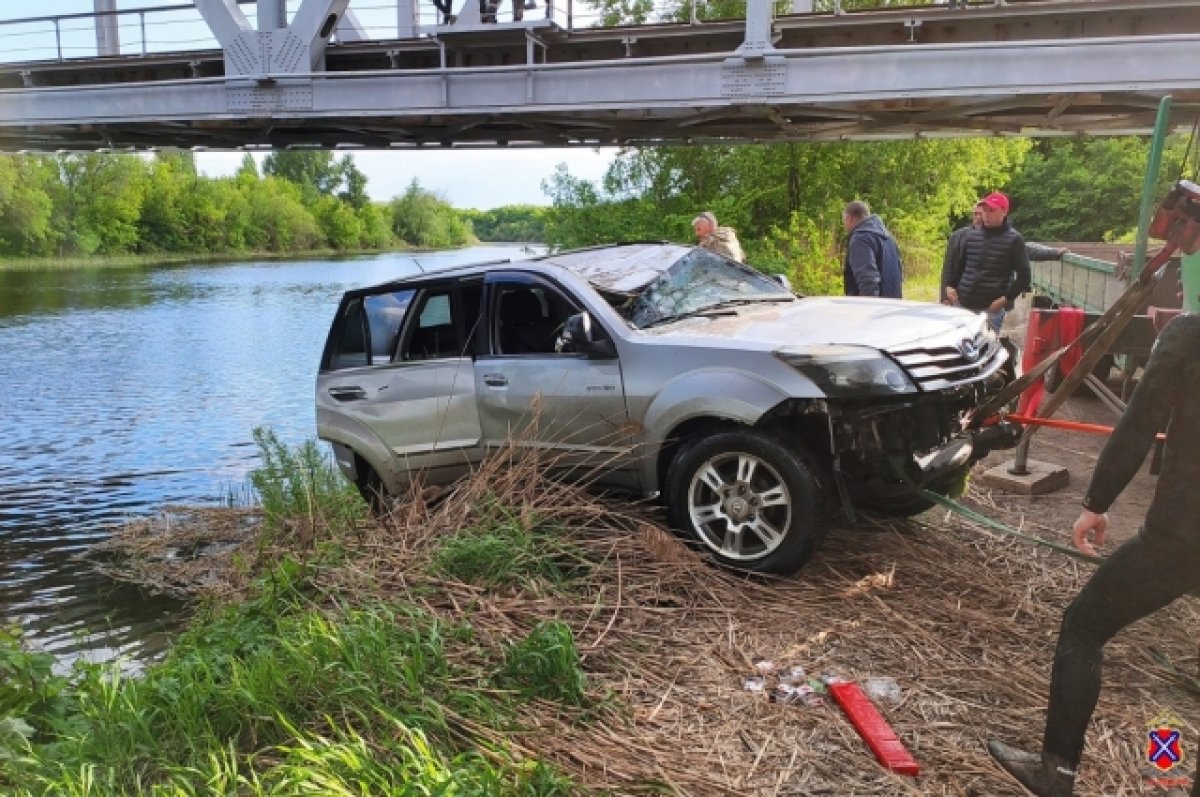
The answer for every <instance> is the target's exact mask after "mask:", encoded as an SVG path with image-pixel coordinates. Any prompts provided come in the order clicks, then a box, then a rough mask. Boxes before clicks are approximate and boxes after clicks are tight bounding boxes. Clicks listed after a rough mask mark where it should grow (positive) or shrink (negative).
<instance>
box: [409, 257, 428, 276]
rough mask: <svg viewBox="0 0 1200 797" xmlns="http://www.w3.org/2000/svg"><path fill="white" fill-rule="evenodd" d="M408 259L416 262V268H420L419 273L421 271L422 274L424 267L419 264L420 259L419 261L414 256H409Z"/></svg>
mask: <svg viewBox="0 0 1200 797" xmlns="http://www.w3.org/2000/svg"><path fill="white" fill-rule="evenodd" d="M409 260H411V261H412V262H414V263H416V264H417V268H419V269H421V273H422V274H424V273H425V267H424V266H422V265H421V261H420V260H417V259H416V258H415V257H410V258H409Z"/></svg>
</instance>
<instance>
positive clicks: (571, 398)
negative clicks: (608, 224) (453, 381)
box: [475, 272, 636, 487]
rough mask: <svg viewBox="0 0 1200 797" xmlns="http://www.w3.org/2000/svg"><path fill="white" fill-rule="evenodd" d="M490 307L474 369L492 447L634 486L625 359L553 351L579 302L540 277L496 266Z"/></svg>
mask: <svg viewBox="0 0 1200 797" xmlns="http://www.w3.org/2000/svg"><path fill="white" fill-rule="evenodd" d="M484 306H485V311H484V322H483V325H482V326H483V328H484V329H485V330H486V335H484V336H483V338H482V339H481V342H480V348H481V351H480V355H479V357H478V359H477V360H476V362H475V375H476V390H477V391H478V395H479V420H480V423H481V425H482V428H483V439H484V445H485V447H486V449H488V450H495V449H497V448H500V447H503V446H505V445H509V444H510V443H511V444H512V445H515V446H517V447H519V448H533V449H539V450H542V451H545V452H547V454H548V457H547V459H546V462H547V463H548V464H549V465H551V466H552V467H553V468H554V469H555V470H563V469H565V470H578V469H585V470H586V471H587V472H588V474H589V476H590V477H591V478H594V479H595V480H596V481H597V482H598V483H601V484H607V485H612V486H623V487H636V475H635V472H634V470H633V467H632V462H633V459H632V457H631V456H630V454H629V445H630V443H631V436H630V429H629V424H628V413H627V411H626V406H625V390H624V385H623V382H622V378H621V363H620V360H619V359H618V358H617V357H615V356H613V357H611V358H607V359H593V358H590V357H588V356H587V355H585V354H579V353H571V352H558V351H556V350H555V348H556V343H557V341H558V337H559V334H560V333H561V330H562V324H563V322H564V321H565V319H566V318H567V316H569V315H571V314H572V313H576V312H579V311H580V310H581V309H582V305H581V303H579V302H578V301H577V300H575V299H574V298H573V297H571V296H569V295H568V294H567V293H566V292H565V291H563V290H562V289H560V288H559V287H558V286H556V285H554V284H552V283H551V282H549V281H548V280H545V279H542V278H540V277H537V276H534V275H530V274H522V273H518V272H498V273H493V274H489V275H488V277H487V279H486V280H485V304H484Z"/></svg>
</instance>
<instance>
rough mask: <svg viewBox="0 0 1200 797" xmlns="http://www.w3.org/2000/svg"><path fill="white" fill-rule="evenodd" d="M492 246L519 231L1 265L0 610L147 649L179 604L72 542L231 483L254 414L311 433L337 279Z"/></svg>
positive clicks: (62, 630)
mask: <svg viewBox="0 0 1200 797" xmlns="http://www.w3.org/2000/svg"><path fill="white" fill-rule="evenodd" d="M414 257H415V260H414ZM508 257H510V258H513V259H519V258H521V257H523V255H522V253H521V248H520V247H519V246H509V245H491V246H477V247H473V248H470V249H463V250H457V251H449V252H433V253H419V254H416V255H411V254H406V253H391V254H385V255H378V256H372V257H361V258H347V259H329V260H304V261H272V262H239V263H224V264H204V265H176V266H164V267H155V268H148V267H137V268H105V269H43V270H29V271H2V270H0V424H2V426H0V623H3V624H14V623H15V624H18V625H19V626H20V627H21V628H22V629H23V630H24V633H25V635H26V639H27V640H28V641H29V642H30V643H31V645H32V646H34V647H36V648H40V649H43V650H46V651H49V652H52V653H54V654H55V655H56V656H58V658H59V660H60V662H62V663H69V662H70V661H72V660H74V659H76V658H85V659H87V660H90V661H107V660H112V659H116V658H120V659H122V660H125V661H129V662H135V663H136V662H138V661H141V660H144V659H146V658H147V657H151V656H153V655H155V654H156V653H157V652H159V651H161V650H162V649H163V648H164V646H165V644H166V642H167V640H169V638H170V636H171V634H172V633H173V632H174V631H175V630H176V629H177V627H178V625H179V622H180V617H181V611H180V610H181V608H182V607H181V606H180V605H179V604H178V603H176V602H174V601H172V600H169V599H165V598H156V597H154V596H150V595H147V594H144V593H143V592H142V591H141V590H139V589H137V588H135V587H131V586H127V585H122V584H119V583H116V582H114V581H112V580H110V579H108V578H106V577H104V576H101V575H99V574H97V573H95V572H94V571H93V570H92V569H91V568H90V566H89V565H88V564H87V563H86V562H85V561H81V560H80V559H79V558H78V554H79V553H80V552H81V551H83V550H85V549H86V548H88V547H89V546H90V545H93V544H95V543H96V542H98V541H100V540H102V539H105V538H106V537H108V536H109V535H110V534H111V533H112V530H113V529H114V528H116V527H118V526H119V525H120V524H121V523H123V522H125V521H126V520H128V519H130V518H134V517H141V516H149V515H154V514H156V513H157V512H158V511H159V508H160V507H161V506H163V505H164V504H168V503H187V504H198V505H219V504H220V503H221V502H222V500H223V499H224V498H225V497H226V496H228V495H230V494H239V493H244V492H245V485H246V477H247V475H248V474H249V472H250V471H251V470H252V469H253V468H254V467H255V466H256V464H257V458H258V449H257V448H256V446H255V445H254V442H253V440H252V439H251V434H250V433H251V430H252V429H253V428H254V427H256V426H260V425H266V426H270V427H271V428H273V429H274V430H275V431H276V432H277V433H278V434H279V436H280V438H281V439H282V440H284V441H285V442H287V443H291V444H295V443H299V442H302V441H304V440H306V439H310V438H314V437H315V436H316V429H315V420H314V409H313V380H314V377H315V375H316V368H317V363H318V359H319V357H320V354H321V348H322V346H323V345H324V342H325V335H326V332H327V331H328V329H329V323H330V321H331V320H332V318H333V313H334V310H335V308H336V302H337V299H338V297H339V296H340V295H341V294H342V292H343V291H345V290H347V289H348V288H352V287H359V286H363V285H370V284H372V283H376V282H382V281H384V280H388V279H392V278H396V277H401V276H404V275H406V274H411V273H414V272H416V271H417V270H418V267H420V268H424V269H426V270H429V269H433V268H438V267H445V266H448V265H453V264H457V263H466V262H472V261H479V260H490V259H496V258H508Z"/></svg>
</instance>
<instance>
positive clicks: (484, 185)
mask: <svg viewBox="0 0 1200 797" xmlns="http://www.w3.org/2000/svg"><path fill="white" fill-rule="evenodd" d="M182 1H184V0H116V5H117V9H118V10H122V11H123V10H128V9H136V8H151V7H155V6H163V5H177V4H179V3H180V2H182ZM298 5H299V0H288V8H289V10H290V11H291V12H293V13H294V11H295V8H296V7H297V6H298ZM425 6H429V7H431V8H432V3H431V2H426V1H425V0H423V2H422V4H421V7H422V8H424V7H425ZM93 9H94V2H93V0H40V2H38V3H36V4H26V3H15V2H11V0H0V61H4V62H12V61H25V60H36V59H42V58H53V57H54V56H55V47H56V45H55V37H54V26H53V23H50V22H37V23H25V24H21V25H14V24H11V21H12V20H18V19H29V18H32V17H44V16H52V15H57V14H88V13H91V12H92V11H93ZM242 9H243V12H244V13H246V15H247V16H248V17H251V18H252V17H253V16H254V5H253V4H250V5H245V6H242ZM350 9H351V10H352V11H354V12H355V14H356V16H357V17H358V19H359V22H360V23H361V24H362V26H363V27H364V28H366V30H367V33H368V35H378V36H380V37H392V36H395V19H396V12H395V2H394V0H351V3H350ZM119 19H121V20H123V21H122V23H121V28H120V38H121V44H122V52H129V53H136V52H138V51H139V50H140V48H141V46H142V44H141V40H140V37H141V25H140V23H139V21H138V18H137V17H136V16H122V17H119ZM6 21H7V22H9V24H4V23H5V22H6ZM59 27H60V35H61V41H62V43H63V47H64V54H65V55H68V56H70V55H77V56H87V55H92V54H94V53H95V31H94V27H93V26H92V23H91V22H90V20H87V19H79V20H62V21H60V22H59ZM145 30H146V41H147V50H148V51H152V50H155V49H158V50H179V49H198V48H206V47H215V46H216V42H215V41H213V40H212V39H211V36H210V35H209V34H208V31H207V28H206V27H205V26H204V24H203V21H202V20H201V19H200V15H199V12H196V11H192V10H189V11H187V12H176V13H174V14H162V13H158V14H147V15H146V26H145ZM347 154H349V155H350V157H351V158H353V159H354V161H355V163H356V164H357V166H358V168H359V169H360V170H362V172H363V173H364V174H365V175H367V192H368V193H369V194H370V195H371V197H372V198H373V199H378V200H387V199H391V198H392V197H394V196H396V195H397V194H400V193H403V191H404V189H406V188H407V187H408V185H409V183H410V182H412V180H413V179H416V180H417V181H419V182H420V184H421V186H422V187H423V188H425V189H427V190H430V191H433V192H434V193H437V194H439V195H440V196H442V197H443V198H445V199H446V200H447V201H449V202H450V203H451V204H452V205H454V206H455V207H459V208H477V209H480V210H486V209H489V208H494V207H498V206H500V205H512V204H529V205H547V204H549V202H550V198H549V197H548V196H547V195H546V194H545V193H544V192H543V191H542V188H541V183H542V181H543V180H545V179H546V178H548V177H550V175H551V174H553V172H554V169H555V167H556V166H557V165H558V164H560V163H562V164H566V166H567V168H568V170H569V171H570V173H571V174H572V175H574V176H575V177H579V178H582V179H585V180H593V181H595V180H599V179H600V177H602V176H603V174H604V172H605V170H606V169H607V168H608V166H609V164H610V163H611V162H612V160H613V158H614V157H615V155H616V149H615V148H604V149H601V150H595V149H585V148H570V149H566V148H563V149H552V148H540V149H519V150H513V149H489V150H475V149H472V150H433V151H425V150H422V151H414V152H396V151H355V152H351V153H347ZM242 155H243V153H241V152H198V153H196V165H197V167H198V168H199V169H200V171H201V172H202V173H204V174H207V175H210V176H214V177H215V176H223V175H231V174H233V172H234V171H235V170H236V169H237V166H238V164H239V163H241V160H242ZM255 157H256V159H257V160H258V161H259V162H260V163H261V161H262V158H263V157H264V156H263V155H261V154H260V155H256V156H255ZM339 157H340V155H339Z"/></svg>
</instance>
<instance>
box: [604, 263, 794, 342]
mask: <svg viewBox="0 0 1200 797" xmlns="http://www.w3.org/2000/svg"><path fill="white" fill-rule="evenodd" d="M790 298H792V294H791V292H790V291H788V290H787V289H786V288H784V287H783V286H782V285H780V284H779V283H777V282H775V281H774V280H772V279H771V278H769V277H766V276H764V275H762V274H760V273H758V272H757V271H755V270H754V269H752V268H749V267H748V266H743V265H742V264H741V263H737V262H734V261H732V260H729V259H728V258H724V257H721V256H720V255H717V254H714V253H712V252H709V251H708V250H706V249H693V250H692V251H691V252H689V253H688V254H686V255H684V256H683V257H681V258H680V259H679V260H678V261H677V262H676V263H675V264H674V265H673V266H671V267H670V268H669V269H667V271H666V272H664V273H663V275H662V276H661V277H659V278H658V279H657V280H655V281H654V282H652V283H650V285H649V286H647V287H646V290H644V291H643V292H642V293H641V295H639V296H638V297H637V298H636V299H634V300H633V301H632V302H629V303H628V304H626V305H625V306H624V307H618V308H617V309H618V311H620V312H622V314H623V315H625V316H626V317H627V318H628V319H629V321H630V323H632V324H633V325H634V326H635V327H639V328H641V327H646V326H649V325H650V324H654V323H658V322H660V321H665V320H669V319H672V318H677V317H680V316H685V315H688V314H689V313H695V312H698V311H701V310H704V309H705V308H710V307H717V306H719V305H722V304H726V303H731V302H742V301H779V300H783V299H790ZM610 301H611V300H610Z"/></svg>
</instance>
